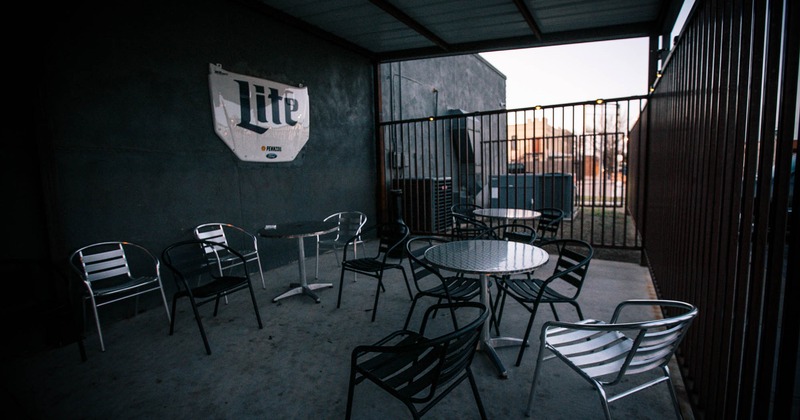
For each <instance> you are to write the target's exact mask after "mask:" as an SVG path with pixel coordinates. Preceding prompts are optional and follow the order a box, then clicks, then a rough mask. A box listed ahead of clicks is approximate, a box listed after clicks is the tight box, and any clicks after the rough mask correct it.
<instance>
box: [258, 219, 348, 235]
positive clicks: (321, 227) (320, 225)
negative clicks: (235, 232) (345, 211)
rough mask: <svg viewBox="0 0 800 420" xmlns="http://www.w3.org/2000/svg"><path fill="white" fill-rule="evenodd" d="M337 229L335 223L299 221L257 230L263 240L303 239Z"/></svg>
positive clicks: (337, 226) (337, 225)
mask: <svg viewBox="0 0 800 420" xmlns="http://www.w3.org/2000/svg"><path fill="white" fill-rule="evenodd" d="M338 228H339V224H338V223H336V222H335V221H328V222H323V221H320V220H301V221H297V222H288V223H279V224H277V225H267V226H264V227H263V228H261V229H259V230H258V234H259V235H261V236H262V237H264V238H303V237H306V236H317V235H322V234H324V233H330V232H333V231H334V230H336V229H338Z"/></svg>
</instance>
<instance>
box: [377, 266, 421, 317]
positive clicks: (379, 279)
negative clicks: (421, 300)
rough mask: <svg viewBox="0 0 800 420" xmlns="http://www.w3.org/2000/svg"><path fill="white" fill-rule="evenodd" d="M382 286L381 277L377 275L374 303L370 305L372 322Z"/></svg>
mask: <svg viewBox="0 0 800 420" xmlns="http://www.w3.org/2000/svg"><path fill="white" fill-rule="evenodd" d="M382 287H383V278H382V277H378V287H377V288H376V290H375V303H374V304H373V305H372V322H375V315H376V314H377V313H378V298H379V297H380V296H381V288H382ZM412 300H413V298H412Z"/></svg>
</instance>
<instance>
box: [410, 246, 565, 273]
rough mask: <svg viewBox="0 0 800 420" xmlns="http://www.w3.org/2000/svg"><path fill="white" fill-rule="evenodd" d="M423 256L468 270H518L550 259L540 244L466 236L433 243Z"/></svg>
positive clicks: (451, 267) (446, 266)
mask: <svg viewBox="0 0 800 420" xmlns="http://www.w3.org/2000/svg"><path fill="white" fill-rule="evenodd" d="M425 259H426V260H428V262H430V263H431V264H433V265H434V266H437V267H439V268H443V269H445V270H451V271H458V272H462V273H469V274H487V275H490V274H496V275H503V274H519V273H525V272H528V271H531V270H533V269H536V268H538V267H541V266H542V265H544V264H545V263H547V261H548V260H549V259H550V254H548V253H547V251H545V250H543V249H542V248H539V247H536V246H533V245H529V244H523V243H519V242H514V241H498V240H484V239H470V240H465V241H454V242H446V243H443V244H439V245H434V246H432V247H431V248H429V249H428V250H427V251H425Z"/></svg>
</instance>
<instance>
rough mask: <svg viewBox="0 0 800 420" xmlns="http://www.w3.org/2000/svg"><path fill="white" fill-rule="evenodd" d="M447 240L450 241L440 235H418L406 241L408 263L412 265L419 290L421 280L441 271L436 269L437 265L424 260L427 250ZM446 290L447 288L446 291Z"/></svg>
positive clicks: (412, 272) (412, 271)
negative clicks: (434, 265)
mask: <svg viewBox="0 0 800 420" xmlns="http://www.w3.org/2000/svg"><path fill="white" fill-rule="evenodd" d="M445 242H448V240H447V239H445V238H442V237H438V236H417V237H413V238H410V239H409V240H408V241H407V242H406V256H407V257H408V264H409V266H410V267H411V274H412V276H413V277H414V283H415V284H416V285H417V289H418V290H419V289H421V288H420V283H421V282H423V281H425V280H426V279H429V278H434V277H437V276H438V275H439V271H438V270H437V269H436V267H433V266H431V265H429V264H426V263H425V262H424V261H423V260H424V255H425V251H427V250H428V248H430V247H432V246H434V245H438V244H442V243H445ZM440 281H441V280H440ZM446 291H447V290H446V288H445V292H446Z"/></svg>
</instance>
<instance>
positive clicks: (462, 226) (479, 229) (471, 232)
mask: <svg viewBox="0 0 800 420" xmlns="http://www.w3.org/2000/svg"><path fill="white" fill-rule="evenodd" d="M488 230H489V225H487V224H486V223H483V222H481V221H480V220H478V219H475V218H472V217H469V216H465V215H463V214H459V213H453V233H455V235H456V237H458V238H459V239H473V238H477V237H480V236H481V235H483V234H484V233H485V232H486V231H488Z"/></svg>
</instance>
